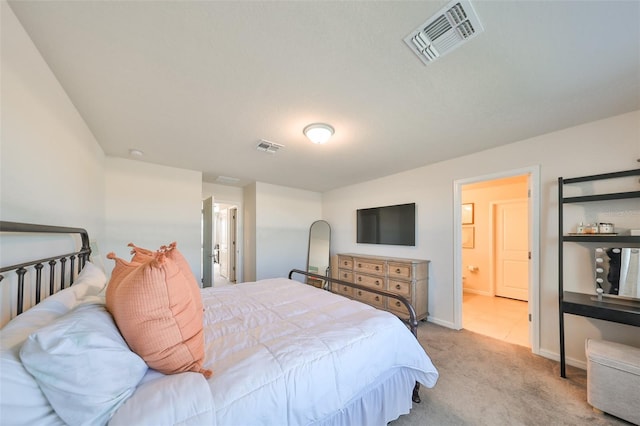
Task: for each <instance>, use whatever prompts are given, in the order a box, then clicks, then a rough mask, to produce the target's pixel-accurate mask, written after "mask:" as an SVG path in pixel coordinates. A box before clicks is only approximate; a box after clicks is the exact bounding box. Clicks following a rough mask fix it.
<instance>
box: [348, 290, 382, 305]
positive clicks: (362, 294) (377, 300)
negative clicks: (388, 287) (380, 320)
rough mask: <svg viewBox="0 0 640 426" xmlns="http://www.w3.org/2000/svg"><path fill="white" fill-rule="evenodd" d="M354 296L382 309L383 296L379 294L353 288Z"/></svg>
mask: <svg viewBox="0 0 640 426" xmlns="http://www.w3.org/2000/svg"><path fill="white" fill-rule="evenodd" d="M354 297H355V298H356V299H357V300H360V301H362V302H364V303H367V304H369V305H372V306H375V307H376V308H381V309H384V299H385V297H384V296H380V295H379V294H375V293H370V292H368V291H365V290H358V289H354Z"/></svg>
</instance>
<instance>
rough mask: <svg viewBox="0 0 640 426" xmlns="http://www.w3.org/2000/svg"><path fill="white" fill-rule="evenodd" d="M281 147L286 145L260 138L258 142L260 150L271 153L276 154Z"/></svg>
mask: <svg viewBox="0 0 640 426" xmlns="http://www.w3.org/2000/svg"><path fill="white" fill-rule="evenodd" d="M280 148H284V145H280V144H279V143H275V142H269V141H268V140H266V139H260V142H258V146H257V147H256V149H257V150H258V151H264V152H267V153H269V154H275V153H276V152H278V150H279V149H280Z"/></svg>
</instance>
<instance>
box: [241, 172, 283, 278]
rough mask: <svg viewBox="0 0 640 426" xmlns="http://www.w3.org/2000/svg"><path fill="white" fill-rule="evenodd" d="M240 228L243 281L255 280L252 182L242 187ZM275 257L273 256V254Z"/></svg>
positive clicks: (254, 222)
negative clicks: (242, 235)
mask: <svg viewBox="0 0 640 426" xmlns="http://www.w3.org/2000/svg"><path fill="white" fill-rule="evenodd" d="M243 205H244V207H243V209H242V216H243V217H244V219H243V220H242V228H243V232H244V238H243V240H242V246H243V248H244V256H243V258H244V259H243V261H244V265H243V270H242V275H243V277H244V281H255V280H256V184H255V183H252V184H249V185H247V186H245V187H244V188H243ZM274 257H275V256H274Z"/></svg>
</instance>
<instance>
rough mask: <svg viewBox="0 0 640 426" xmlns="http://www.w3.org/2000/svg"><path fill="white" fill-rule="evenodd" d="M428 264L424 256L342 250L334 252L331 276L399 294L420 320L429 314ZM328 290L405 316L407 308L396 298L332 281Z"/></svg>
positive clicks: (401, 316)
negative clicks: (335, 253) (365, 253)
mask: <svg viewBox="0 0 640 426" xmlns="http://www.w3.org/2000/svg"><path fill="white" fill-rule="evenodd" d="M428 267H429V261H428V260H421V259H404V258H397V257H383V256H369V255H362V254H353V253H344V254H338V262H337V268H334V270H333V277H334V278H337V279H339V280H342V281H346V282H350V283H355V284H359V285H362V286H365V287H371V288H375V289H378V290H386V291H388V292H391V293H395V294H397V295H399V296H403V297H404V298H405V299H407V301H409V303H411V305H413V308H414V309H415V311H416V316H417V319H418V320H422V319H425V318H427V315H428V314H429V312H428V311H427V308H428V305H429V285H428V283H429V281H428ZM331 290H332V291H333V292H334V293H338V294H341V295H343V296H347V297H349V298H352V299H355V300H359V301H361V302H364V303H367V304H369V305H372V306H374V307H376V308H379V309H384V310H387V311H389V312H391V313H393V314H395V315H397V316H399V317H400V318H403V319H407V318H409V312H408V311H407V308H406V307H405V306H404V304H402V303H401V302H400V301H398V300H396V299H393V298H389V297H385V296H381V295H379V294H375V293H371V292H367V291H365V290H360V289H355V288H353V287H348V286H345V285H340V284H336V283H334V284H332V287H331Z"/></svg>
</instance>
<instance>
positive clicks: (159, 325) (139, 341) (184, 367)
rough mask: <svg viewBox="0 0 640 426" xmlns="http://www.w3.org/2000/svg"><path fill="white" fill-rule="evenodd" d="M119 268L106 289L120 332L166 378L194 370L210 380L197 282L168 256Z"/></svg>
mask: <svg viewBox="0 0 640 426" xmlns="http://www.w3.org/2000/svg"><path fill="white" fill-rule="evenodd" d="M107 257H108V258H109V259H113V260H114V261H115V262H116V264H115V266H114V268H113V272H112V273H111V280H110V281H109V285H108V286H107V292H106V305H107V310H108V311H109V312H110V313H111V315H112V316H113V318H114V319H115V322H116V324H117V326H118V328H119V329H120V333H122V336H123V337H124V339H125V341H126V342H127V344H128V345H129V347H130V348H131V350H133V351H134V352H135V353H137V354H138V355H139V356H140V357H141V358H142V359H144V360H145V362H146V363H147V365H148V366H149V367H151V368H153V369H155V370H158V371H160V372H161V373H164V374H174V373H181V372H184V371H195V372H200V373H202V374H203V375H204V376H205V377H207V378H208V377H210V376H211V374H212V373H211V370H206V369H203V368H202V365H203V363H204V333H203V329H202V321H203V311H202V298H201V296H200V293H199V292H198V298H197V299H195V300H194V292H193V289H192V284H193V282H192V281H191V280H190V279H189V277H187V276H185V274H184V273H183V272H182V271H181V269H180V267H179V266H178V264H177V263H176V262H175V261H173V260H172V259H170V258H169V257H167V255H166V254H165V253H157V254H155V255H154V256H147V258H146V259H143V261H141V262H127V261H125V260H123V259H120V258H118V257H116V255H115V254H114V253H109V254H108V255H107Z"/></svg>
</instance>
